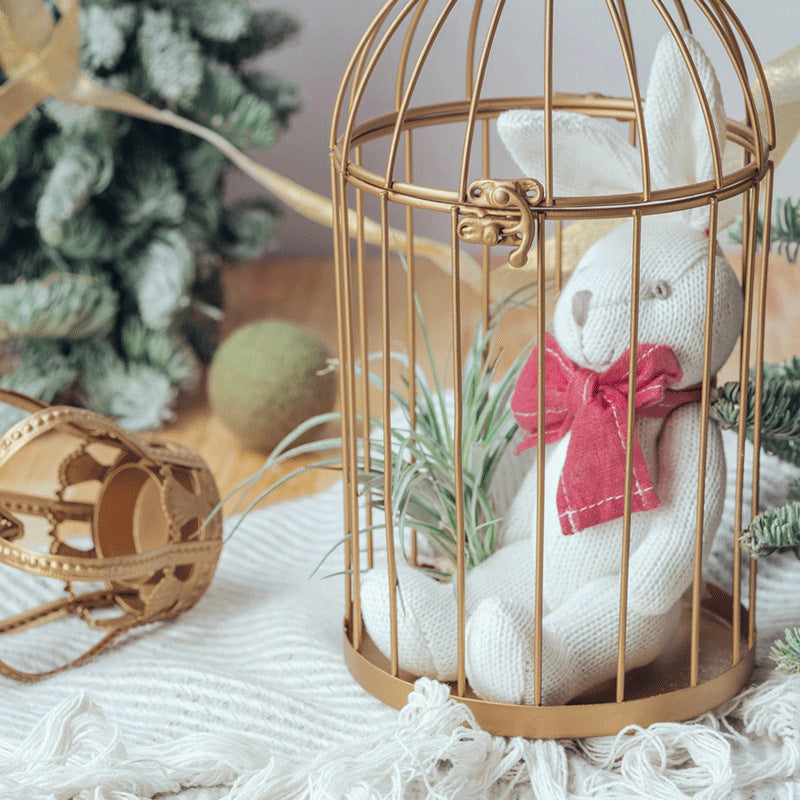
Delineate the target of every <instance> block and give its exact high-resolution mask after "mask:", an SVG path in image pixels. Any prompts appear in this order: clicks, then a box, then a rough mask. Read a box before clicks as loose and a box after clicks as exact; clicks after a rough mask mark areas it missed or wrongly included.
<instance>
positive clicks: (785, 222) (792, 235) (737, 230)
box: [728, 198, 800, 263]
mask: <svg viewBox="0 0 800 800" xmlns="http://www.w3.org/2000/svg"><path fill="white" fill-rule="evenodd" d="M742 228H743V223H742V218H741V217H738V218H737V220H736V222H735V223H734V224H733V225H732V226H731V227H730V228H729V229H728V233H729V235H730V237H731V238H732V239H733V240H734V241H735V242H739V243H741V242H742V240H743V230H742ZM763 231H764V219H763V217H762V215H761V214H759V216H758V221H757V222H756V237H757V242H758V244H759V245H760V243H761V241H762V235H763ZM770 247H772V248H774V249H775V250H777V252H779V253H781V254H783V255H785V256H786V258H787V259H788V260H789V261H790V262H792V263H794V262H796V261H797V256H798V251H799V250H800V200H798V201H797V202H796V203H795V202H794V201H793V200H792V199H791V198H786V199H777V200H775V205H774V208H773V212H772V226H771V228H770Z"/></svg>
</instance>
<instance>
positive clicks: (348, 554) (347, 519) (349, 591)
mask: <svg viewBox="0 0 800 800" xmlns="http://www.w3.org/2000/svg"><path fill="white" fill-rule="evenodd" d="M331 186H332V194H333V198H332V199H333V210H334V214H336V220H335V224H334V226H333V239H334V241H333V256H334V265H335V271H336V274H335V281H334V285H335V296H336V315H337V317H338V319H339V320H342V319H343V317H344V313H343V307H342V288H341V287H342V280H343V273H344V267H343V265H342V231H343V227H342V216H343V215H344V214H346V213H347V212H346V209H343V205H346V204H345V203H344V201H343V200H342V198H341V197H340V195H339V192H340V189H341V184H340V182H339V180H338V176H337V174H336V169H335V164H334V160H333V157H332V156H331ZM345 244H346V243H345ZM337 332H338V346H339V352H340V353H344V352H345V346H344V336H345V330H344V325H342V324H341V323H340V324H339V325H338V327H337ZM339 406H340V408H341V409H342V480H343V483H344V491H345V502H344V535H345V541H346V545H345V547H343V548H342V549H343V550H344V592H345V612H344V613H345V622H346V624H347V626H348V629H349V630H350V631H352V627H353V587H352V577H351V569H350V565H351V559H352V548H351V547H350V543H349V537H350V536H351V535H352V530H353V520H352V519H351V515H350V508H351V506H350V503H349V498H350V497H351V496H352V492H353V487H352V486H351V485H350V478H351V470H350V464H349V455H350V448H349V447H348V439H349V435H350V434H349V430H348V427H347V425H348V417H347V413H346V408H347V401H346V387H345V382H344V381H343V380H340V381H339Z"/></svg>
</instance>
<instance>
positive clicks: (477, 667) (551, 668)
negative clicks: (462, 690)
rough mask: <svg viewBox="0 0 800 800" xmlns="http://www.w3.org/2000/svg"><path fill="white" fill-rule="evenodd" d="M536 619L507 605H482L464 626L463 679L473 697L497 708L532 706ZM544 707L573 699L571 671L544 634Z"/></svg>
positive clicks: (515, 605) (495, 601) (501, 602)
mask: <svg viewBox="0 0 800 800" xmlns="http://www.w3.org/2000/svg"><path fill="white" fill-rule="evenodd" d="M534 637H535V622H534V615H533V613H532V612H531V610H530V609H529V608H526V607H525V606H523V605H520V604H518V603H515V602H513V601H510V600H501V599H499V598H496V597H491V598H489V599H487V600H484V601H483V602H482V603H481V604H480V605H479V606H478V608H477V609H476V610H475V612H474V613H473V614H472V616H471V617H470V620H469V623H468V624H467V636H466V640H467V641H466V644H467V652H466V671H467V679H468V680H469V683H470V686H471V687H472V689H473V690H474V691H475V693H476V694H477V695H478V696H479V697H482V698H483V699H485V700H492V701H494V702H497V703H516V704H518V703H527V704H531V703H533V702H534V699H535V698H534V681H535V666H534V664H535V662H534ZM542 664H543V665H546V667H547V669H546V671H543V674H542V702H543V703H544V704H546V705H558V704H560V703H564V702H567V700H568V699H570V697H572V694H573V693H571V691H570V687H571V686H572V685H573V681H574V675H573V674H572V673H573V670H572V668H571V666H570V664H569V662H568V660H567V659H566V657H565V656H564V654H563V653H561V651H560V648H559V647H558V646H557V645H556V644H555V643H554V642H553V641H551V639H550V637H549V636H548V632H547V631H542Z"/></svg>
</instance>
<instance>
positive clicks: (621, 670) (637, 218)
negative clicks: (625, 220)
mask: <svg viewBox="0 0 800 800" xmlns="http://www.w3.org/2000/svg"><path fill="white" fill-rule="evenodd" d="M641 252H642V215H641V213H640V212H639V211H638V210H637V211H634V212H633V242H632V243H631V253H632V255H633V258H632V264H631V322H630V334H629V337H628V347H629V352H628V416H627V420H626V426H625V498H624V500H623V512H622V547H621V548H620V550H621V560H620V570H619V627H618V632H617V702H618V703H621V702H622V701H623V700H624V699H625V645H626V642H627V622H628V578H629V573H630V558H631V502H632V500H633V445H634V424H635V422H636V356H637V350H638V345H639V273H640V266H641Z"/></svg>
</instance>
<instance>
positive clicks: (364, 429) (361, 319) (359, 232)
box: [355, 148, 375, 569]
mask: <svg viewBox="0 0 800 800" xmlns="http://www.w3.org/2000/svg"><path fill="white" fill-rule="evenodd" d="M361 159H362V153H361V148H356V151H355V163H356V164H360V163H361ZM356 264H357V269H358V274H357V276H356V280H357V283H358V334H359V355H360V361H361V440H362V442H363V454H364V455H363V459H364V472H366V473H369V472H370V471H371V470H372V448H371V446H370V425H371V420H372V414H371V413H370V407H371V403H370V396H369V336H368V331H367V297H366V289H367V275H366V252H365V241H364V193H363V192H361V191H356ZM364 519H365V527H366V543H367V569H372V567H373V566H374V561H375V547H374V543H373V536H372V491H371V490H370V489H367V490H366V492H365V493H364Z"/></svg>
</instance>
